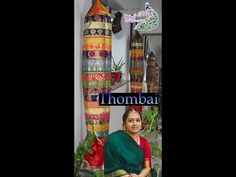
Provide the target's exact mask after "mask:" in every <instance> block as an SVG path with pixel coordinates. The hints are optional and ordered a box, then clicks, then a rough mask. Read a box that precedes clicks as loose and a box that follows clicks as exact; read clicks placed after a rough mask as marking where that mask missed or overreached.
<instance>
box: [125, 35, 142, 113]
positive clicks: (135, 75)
mask: <svg viewBox="0 0 236 177" xmlns="http://www.w3.org/2000/svg"><path fill="white" fill-rule="evenodd" d="M143 60H144V49H143V40H142V37H141V35H140V34H139V32H138V31H135V34H134V36H133V37H132V39H131V58H130V68H129V69H130V70H129V72H130V86H131V92H132V93H138V92H142V86H143V77H144V61H143ZM128 108H134V109H136V110H137V111H138V112H142V106H128Z"/></svg>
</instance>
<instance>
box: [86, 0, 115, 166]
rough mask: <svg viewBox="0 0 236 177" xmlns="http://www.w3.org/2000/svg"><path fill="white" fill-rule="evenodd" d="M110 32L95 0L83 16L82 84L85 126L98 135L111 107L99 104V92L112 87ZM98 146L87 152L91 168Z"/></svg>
mask: <svg viewBox="0 0 236 177" xmlns="http://www.w3.org/2000/svg"><path fill="white" fill-rule="evenodd" d="M111 34H112V33H111V14H110V13H109V11H108V10H107V9H106V8H105V7H104V6H103V5H102V3H101V2H100V0H95V2H94V4H93V5H92V7H91V8H90V10H89V12H88V13H87V15H86V17H85V20H84V32H83V45H82V85H83V97H84V113H85V120H86V129H87V131H88V132H94V133H95V135H96V137H97V138H100V139H102V138H103V139H104V138H106V137H107V135H108V133H109V120H110V107H109V106H99V93H102V92H103V93H109V92H110V89H111V55H112V54H111V51H112V50H111V49H112V43H111V42H112V41H111V40H112V37H111ZM101 149H103V147H100V145H99V144H98V147H96V148H95V147H94V149H93V152H94V153H93V154H92V155H91V154H86V157H87V158H86V160H87V161H88V163H89V164H90V167H91V168H96V167H101V165H102V164H103V160H104V158H103V155H104V154H103V153H102V152H103V150H101ZM95 156H96V162H95V160H94V159H95Z"/></svg>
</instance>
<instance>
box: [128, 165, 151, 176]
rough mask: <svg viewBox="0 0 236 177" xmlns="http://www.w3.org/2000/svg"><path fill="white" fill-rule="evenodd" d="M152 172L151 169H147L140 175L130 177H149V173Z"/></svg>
mask: <svg viewBox="0 0 236 177" xmlns="http://www.w3.org/2000/svg"><path fill="white" fill-rule="evenodd" d="M150 170H151V168H150V167H146V168H144V169H143V170H142V171H141V172H140V173H139V174H138V175H137V174H134V173H132V174H130V177H146V176H147V175H148V173H149V172H150Z"/></svg>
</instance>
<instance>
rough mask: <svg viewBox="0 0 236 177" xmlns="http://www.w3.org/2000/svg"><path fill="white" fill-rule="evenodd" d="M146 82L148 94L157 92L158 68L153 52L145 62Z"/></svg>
mask: <svg viewBox="0 0 236 177" xmlns="http://www.w3.org/2000/svg"><path fill="white" fill-rule="evenodd" d="M146 82H147V92H148V93H157V92H158V86H159V68H158V65H157V61H156V57H155V55H154V53H153V52H151V53H150V55H149V57H148V60H147V72H146Z"/></svg>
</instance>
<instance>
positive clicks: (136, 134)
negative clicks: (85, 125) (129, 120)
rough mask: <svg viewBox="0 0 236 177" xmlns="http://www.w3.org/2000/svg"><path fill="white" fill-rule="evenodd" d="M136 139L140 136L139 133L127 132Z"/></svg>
mask: <svg viewBox="0 0 236 177" xmlns="http://www.w3.org/2000/svg"><path fill="white" fill-rule="evenodd" d="M127 133H128V134H129V135H130V136H131V137H132V138H133V139H134V140H135V141H137V138H138V137H139V133H135V134H131V133H129V132H127Z"/></svg>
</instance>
